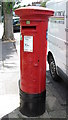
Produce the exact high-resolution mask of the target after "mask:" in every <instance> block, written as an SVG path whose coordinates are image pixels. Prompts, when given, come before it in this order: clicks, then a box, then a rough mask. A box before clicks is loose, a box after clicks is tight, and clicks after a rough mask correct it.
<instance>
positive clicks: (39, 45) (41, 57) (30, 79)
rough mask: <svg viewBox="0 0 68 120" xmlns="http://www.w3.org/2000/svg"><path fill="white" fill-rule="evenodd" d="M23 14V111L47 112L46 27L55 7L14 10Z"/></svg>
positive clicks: (26, 113) (33, 114) (21, 48)
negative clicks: (51, 8)
mask: <svg viewBox="0 0 68 120" xmlns="http://www.w3.org/2000/svg"><path fill="white" fill-rule="evenodd" d="M15 13H16V14H17V15H18V16H19V17H20V26H21V39H20V77H21V78H20V111H21V113H23V114H24V115H27V116H38V115H41V114H43V113H44V112H45V95H46V82H45V80H46V52H47V40H46V31H47V29H48V28H47V27H48V18H49V17H50V16H52V15H53V13H54V12H53V11H52V10H48V9H45V8H43V7H22V8H19V9H17V10H15Z"/></svg>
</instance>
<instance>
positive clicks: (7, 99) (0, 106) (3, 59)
mask: <svg viewBox="0 0 68 120" xmlns="http://www.w3.org/2000/svg"><path fill="white" fill-rule="evenodd" d="M14 36H15V39H16V43H15V44H16V48H15V46H14V42H2V41H1V40H0V119H1V120H5V119H7V120H10V119H11V118H13V119H14V118H17V119H26V118H28V117H27V116H24V115H22V114H21V113H20V112H19V103H20V99H19V85H18V81H19V80H20V64H19V63H20V40H19V39H20V33H18V34H16V33H15V34H14ZM56 84H57V88H55V84H53V80H52V78H51V76H50V73H49V69H48V65H47V70H46V111H45V113H44V114H43V115H41V116H38V117H36V118H37V119H39V120H40V119H41V118H44V119H45V120H46V119H49V120H50V119H53V118H55V119H56V118H57V119H58V120H59V118H61V119H65V118H66V96H65V92H63V88H62V87H61V90H62V92H61V93H60V92H59V87H60V86H61V84H62V82H61V83H60V85H58V83H56ZM58 86H59V87H58ZM63 87H65V86H64V84H63ZM62 96H64V97H62ZM36 118H28V119H29V120H30V119H36Z"/></svg>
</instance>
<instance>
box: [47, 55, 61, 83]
mask: <svg viewBox="0 0 68 120" xmlns="http://www.w3.org/2000/svg"><path fill="white" fill-rule="evenodd" d="M49 69H50V74H51V76H52V78H53V80H55V81H58V80H59V77H58V75H57V71H56V64H55V61H54V59H53V58H52V57H50V59H49Z"/></svg>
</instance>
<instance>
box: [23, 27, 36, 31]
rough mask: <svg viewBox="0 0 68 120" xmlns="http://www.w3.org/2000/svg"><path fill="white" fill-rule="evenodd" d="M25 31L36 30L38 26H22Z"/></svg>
mask: <svg viewBox="0 0 68 120" xmlns="http://www.w3.org/2000/svg"><path fill="white" fill-rule="evenodd" d="M22 29H23V30H36V26H22Z"/></svg>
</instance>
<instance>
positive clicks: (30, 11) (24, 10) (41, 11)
mask: <svg viewBox="0 0 68 120" xmlns="http://www.w3.org/2000/svg"><path fill="white" fill-rule="evenodd" d="M15 14H16V15H18V16H19V17H25V16H27V17H28V16H30V15H32V16H33V15H34V16H35V17H37V16H38V15H40V16H41V15H42V16H44V17H45V16H48V17H49V16H53V14H54V11H53V10H50V9H47V8H44V7H38V6H28V7H21V8H18V9H16V10H15ZM42 16H41V17H42Z"/></svg>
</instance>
